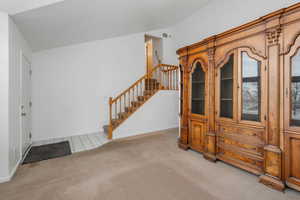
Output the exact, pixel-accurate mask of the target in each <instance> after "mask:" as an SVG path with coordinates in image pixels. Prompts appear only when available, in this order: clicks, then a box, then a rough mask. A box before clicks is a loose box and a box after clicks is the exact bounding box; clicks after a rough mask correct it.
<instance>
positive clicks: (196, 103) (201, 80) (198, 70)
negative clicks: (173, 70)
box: [191, 62, 205, 115]
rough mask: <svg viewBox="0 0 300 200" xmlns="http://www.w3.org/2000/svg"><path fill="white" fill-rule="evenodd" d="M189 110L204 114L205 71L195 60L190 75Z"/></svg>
mask: <svg viewBox="0 0 300 200" xmlns="http://www.w3.org/2000/svg"><path fill="white" fill-rule="evenodd" d="M191 101H192V102H191V111H192V113H193V114H199V115H205V72H204V71H203V69H202V66H201V64H200V62H197V63H196V65H195V68H194V71H193V72H192V75H191Z"/></svg>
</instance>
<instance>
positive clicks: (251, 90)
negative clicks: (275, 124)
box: [241, 51, 261, 121]
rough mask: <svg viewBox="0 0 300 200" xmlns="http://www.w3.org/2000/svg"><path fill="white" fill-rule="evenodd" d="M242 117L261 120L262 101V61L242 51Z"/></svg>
mask: <svg viewBox="0 0 300 200" xmlns="http://www.w3.org/2000/svg"><path fill="white" fill-rule="evenodd" d="M241 59H242V63H241V64H242V65H241V76H242V78H241V106H242V109H241V112H242V113H241V119H242V120H248V121H260V110H261V109H260V108H261V106H260V103H261V86H260V85H261V84H260V82H261V80H260V68H261V62H260V61H257V60H255V59H253V58H251V57H249V55H248V53H247V52H245V51H242V52H241Z"/></svg>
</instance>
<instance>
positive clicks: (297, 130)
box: [177, 3, 300, 190]
mask: <svg viewBox="0 0 300 200" xmlns="http://www.w3.org/2000/svg"><path fill="white" fill-rule="evenodd" d="M177 54H178V55H179V61H180V66H181V126H180V127H181V128H180V139H179V141H178V145H179V147H181V148H183V149H188V148H191V149H193V150H196V151H198V152H201V153H202V154H203V156H204V157H205V158H206V159H208V160H211V161H216V160H222V161H224V162H227V163H229V164H231V165H234V166H237V167H239V168H241V169H244V170H247V171H249V172H251V173H254V174H256V175H259V180H260V182H261V183H263V184H266V185H268V186H270V187H272V188H274V189H277V190H283V189H284V188H285V186H286V185H287V186H289V187H292V188H294V189H297V190H300V3H299V4H296V5H294V6H291V7H288V8H285V9H281V10H279V11H276V12H273V13H271V14H269V15H267V16H264V17H261V18H259V19H257V20H255V21H253V22H250V23H248V24H245V25H242V26H240V27H237V28H234V29H232V30H229V31H227V32H224V33H221V34H219V35H215V36H212V37H209V38H207V39H205V40H203V41H200V42H198V43H196V44H193V45H190V46H186V47H184V48H181V49H179V50H178V51H177Z"/></svg>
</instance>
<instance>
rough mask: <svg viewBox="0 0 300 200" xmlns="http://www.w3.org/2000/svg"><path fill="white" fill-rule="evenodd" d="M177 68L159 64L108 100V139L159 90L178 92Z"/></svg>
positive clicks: (106, 126)
mask: <svg viewBox="0 0 300 200" xmlns="http://www.w3.org/2000/svg"><path fill="white" fill-rule="evenodd" d="M178 69H179V68H178V66H174V65H166V64H159V65H158V66H156V67H154V68H153V69H152V70H151V71H150V72H148V73H147V74H145V75H144V76H143V77H141V78H140V79H139V80H137V81H136V82H135V83H134V84H132V85H131V86H130V87H129V88H128V89H126V90H125V91H124V92H122V93H121V94H120V95H118V96H117V97H115V98H112V97H110V98H109V124H108V125H105V126H103V129H104V132H106V133H107V137H108V139H112V136H113V131H114V130H115V129H116V128H118V126H120V125H121V124H122V123H123V122H124V121H125V120H126V119H128V118H129V117H130V116H131V115H132V114H133V113H134V112H135V111H137V110H138V109H139V108H140V107H141V106H142V105H143V104H144V103H145V102H146V101H147V100H149V99H150V98H151V97H152V96H153V95H155V94H156V93H157V92H158V91H159V90H178V75H179V72H178Z"/></svg>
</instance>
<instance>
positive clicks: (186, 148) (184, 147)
mask: <svg viewBox="0 0 300 200" xmlns="http://www.w3.org/2000/svg"><path fill="white" fill-rule="evenodd" d="M178 147H179V148H180V149H183V150H185V151H186V150H188V149H189V146H188V145H187V144H182V143H181V142H178Z"/></svg>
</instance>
